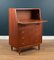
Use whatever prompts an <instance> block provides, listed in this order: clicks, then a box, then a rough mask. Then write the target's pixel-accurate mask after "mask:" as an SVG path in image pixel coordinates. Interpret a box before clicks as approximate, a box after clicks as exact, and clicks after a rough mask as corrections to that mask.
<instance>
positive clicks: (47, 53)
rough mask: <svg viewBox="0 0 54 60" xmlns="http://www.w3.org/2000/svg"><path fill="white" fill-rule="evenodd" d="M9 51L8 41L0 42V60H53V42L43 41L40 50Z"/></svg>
mask: <svg viewBox="0 0 54 60" xmlns="http://www.w3.org/2000/svg"><path fill="white" fill-rule="evenodd" d="M35 48H36V49H30V50H26V51H24V52H22V53H21V54H20V55H19V54H18V52H17V51H11V49H10V45H9V41H8V40H0V60H36V59H37V60H54V40H43V42H42V44H41V49H40V50H37V47H35Z"/></svg>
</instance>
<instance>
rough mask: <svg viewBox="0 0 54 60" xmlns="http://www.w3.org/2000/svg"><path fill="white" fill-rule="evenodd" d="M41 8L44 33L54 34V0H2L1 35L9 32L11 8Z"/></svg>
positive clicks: (0, 13)
mask: <svg viewBox="0 0 54 60" xmlns="http://www.w3.org/2000/svg"><path fill="white" fill-rule="evenodd" d="M11 7H12V8H41V12H42V18H43V19H45V20H48V23H44V24H43V35H54V0H0V35H8V34H9V22H8V10H9V8H11Z"/></svg>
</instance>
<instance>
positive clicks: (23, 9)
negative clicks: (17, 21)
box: [15, 8, 40, 10]
mask: <svg viewBox="0 0 54 60" xmlns="http://www.w3.org/2000/svg"><path fill="white" fill-rule="evenodd" d="M15 9H16V10H40V8H15Z"/></svg>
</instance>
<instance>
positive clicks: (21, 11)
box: [16, 8, 41, 22]
mask: <svg viewBox="0 0 54 60" xmlns="http://www.w3.org/2000/svg"><path fill="white" fill-rule="evenodd" d="M16 16H17V19H18V20H19V21H21V22H22V21H24V22H26V21H33V20H34V21H35V20H41V10H40V8H17V9H16Z"/></svg>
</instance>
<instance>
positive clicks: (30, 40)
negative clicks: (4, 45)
mask: <svg viewBox="0 0 54 60" xmlns="http://www.w3.org/2000/svg"><path fill="white" fill-rule="evenodd" d="M43 22H47V21H46V20H42V17H41V9H40V8H10V9H9V44H10V45H11V50H13V47H14V48H16V49H18V50H19V54H20V52H21V50H22V49H23V48H30V47H33V46H38V50H39V49H40V44H41V43H42V23H43Z"/></svg>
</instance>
